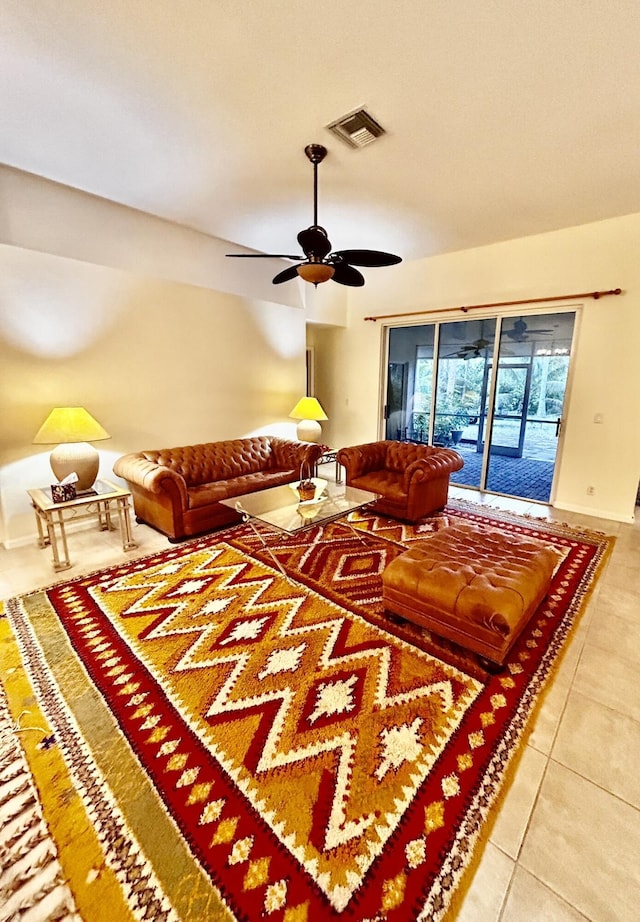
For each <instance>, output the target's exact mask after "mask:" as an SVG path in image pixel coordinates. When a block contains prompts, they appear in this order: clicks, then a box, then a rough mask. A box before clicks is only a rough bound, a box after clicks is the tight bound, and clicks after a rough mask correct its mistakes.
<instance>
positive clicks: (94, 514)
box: [27, 480, 138, 570]
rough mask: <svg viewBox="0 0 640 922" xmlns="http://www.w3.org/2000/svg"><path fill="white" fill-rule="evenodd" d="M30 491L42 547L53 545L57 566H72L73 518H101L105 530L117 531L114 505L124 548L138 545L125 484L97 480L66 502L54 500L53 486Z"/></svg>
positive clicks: (58, 568) (57, 567) (52, 550)
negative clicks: (70, 532)
mask: <svg viewBox="0 0 640 922" xmlns="http://www.w3.org/2000/svg"><path fill="white" fill-rule="evenodd" d="M27 493H28V494H29V497H30V499H31V505H32V506H33V511H34V512H35V516H36V524H37V526H38V545H39V546H40V547H47V546H48V545H50V546H51V553H52V554H53V569H54V570H68V569H69V567H70V566H71V561H70V560H69V548H68V545H67V532H66V527H65V526H66V525H67V524H68V523H69V522H71V521H73V522H77V521H79V520H81V519H91V518H94V519H95V518H97V520H98V524H99V526H100V530H101V531H113V530H114V528H115V526H114V524H113V521H112V507H113V506H115V509H116V511H117V514H118V518H119V520H120V533H121V534H122V549H123V550H124V551H130V550H131V549H132V548H134V547H137V546H138V545H137V544H136V542H135V541H134V540H133V537H132V535H131V519H130V517H129V499H130V497H131V493H130V492H129V490H127V489H126V488H125V487H117V486H115V484H113V483H109V481H108V480H97V481H96V482H95V484H94V487H93V490H91V491H90V492H89V493H81V494H79V495H78V496H76V497H75V498H74V499H68V500H66V501H65V502H63V503H54V501H53V499H52V498H51V489H50V488H49V487H40V488H38V489H35V490H27ZM58 533H59V540H60V542H61V544H62V557H61V556H60V547H59V545H58Z"/></svg>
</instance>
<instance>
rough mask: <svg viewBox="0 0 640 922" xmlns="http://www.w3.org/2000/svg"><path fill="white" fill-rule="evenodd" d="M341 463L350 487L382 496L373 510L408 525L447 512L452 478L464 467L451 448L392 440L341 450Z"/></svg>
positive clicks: (456, 453) (339, 456) (339, 460)
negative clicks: (451, 476) (453, 474)
mask: <svg viewBox="0 0 640 922" xmlns="http://www.w3.org/2000/svg"><path fill="white" fill-rule="evenodd" d="M337 460H338V462H339V463H340V464H342V465H343V466H344V468H345V475H346V482H347V484H348V485H349V486H352V487H359V488H360V489H361V490H371V491H372V492H373V493H380V494H381V496H380V499H379V500H377V501H376V502H375V503H374V504H373V506H372V507H371V508H373V509H375V511H376V512H379V513H380V514H381V515H388V516H391V518H394V519H401V520H403V521H405V522H417V521H418V519H421V518H422V517H423V516H425V515H429V514H430V513H431V512H435V511H436V510H438V509H443V508H444V507H445V506H446V504H447V497H448V495H449V476H450V474H452V473H453V472H454V471H459V470H460V469H461V468H462V467H463V466H464V461H463V460H462V458H461V457H460V455H459V454H458V452H457V451H453V449H451V448H434V447H432V446H431V445H415V444H412V443H408V442H395V441H391V440H387V441H380V442H368V443H366V444H363V445H354V446H352V447H349V448H341V449H340V451H339V452H338V459H337Z"/></svg>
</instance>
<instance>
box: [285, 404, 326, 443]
mask: <svg viewBox="0 0 640 922" xmlns="http://www.w3.org/2000/svg"><path fill="white" fill-rule="evenodd" d="M289 416H290V417H291V419H299V420H300V422H299V423H298V426H297V429H296V432H297V433H298V438H299V439H300V441H301V442H319V441H320V436H321V435H322V427H321V426H320V423H319V422H318V420H319V419H328V418H329V417H328V416H327V414H326V413H325V412H324V410H323V409H322V407H321V406H320V404H319V403H318V401H317V400H316V398H315V397H301V398H300V400H299V401H298V402H297V404H296V405H295V407H294V408H293V410H292V411H291V413H289Z"/></svg>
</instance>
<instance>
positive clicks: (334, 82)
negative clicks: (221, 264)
mask: <svg viewBox="0 0 640 922" xmlns="http://www.w3.org/2000/svg"><path fill="white" fill-rule="evenodd" d="M639 49H640V2H638V0H562V2H558V0H529V2H525V0H482V2H476V0H394V2H390V0H323V2H319V0H314V2H307V0H286V2H285V0H268V2H265V0H173V2H171V0H104V2H98V0H93V2H91V0H0V74H1V77H2V84H3V85H2V88H1V92H0V126H1V128H0V161H2V162H3V163H5V164H8V165H10V166H14V167H17V168H19V169H22V170H26V171H29V172H32V173H36V174H39V175H41V176H44V177H47V178H49V179H52V180H56V181H58V182H61V183H64V184H67V185H69V186H73V187H76V188H78V189H82V190H85V191H87V192H91V193H95V194H96V195H100V196H103V197H105V198H107V199H111V200H113V201H115V202H120V203H123V204H126V205H130V206H132V207H134V208H137V209H141V210H142V211H146V212H150V213H152V214H155V215H159V216H162V217H164V218H167V219H169V220H171V221H176V222H178V223H180V224H185V225H188V226H190V227H193V228H197V229H199V230H202V231H204V232H206V233H208V234H212V235H214V236H216V237H221V238H223V239H226V240H229V241H233V242H234V243H235V244H238V245H243V246H247V247H251V248H255V249H257V250H260V251H266V252H275V253H291V252H292V253H296V252H298V246H297V244H296V240H295V238H296V234H297V232H298V231H299V230H300V229H302V228H304V227H307V226H308V225H309V224H311V223H312V219H313V209H312V200H313V199H312V189H313V185H312V177H313V174H312V168H311V166H310V164H309V163H308V161H307V160H306V158H305V156H304V153H303V149H304V147H305V145H306V144H308V143H310V142H318V143H322V144H324V145H325V146H326V147H328V148H329V155H328V157H327V159H326V160H325V162H324V163H323V164H322V165H321V166H320V168H319V184H320V203H319V223H320V224H323V225H324V226H325V227H326V228H327V230H328V232H329V236H330V238H331V241H332V244H333V247H334V249H337V248H345V247H369V248H376V249H384V250H390V251H391V252H396V253H398V254H400V255H402V256H403V257H404V258H405V259H412V258H418V257H421V256H426V255H431V254H435V253H441V252H446V251H451V250H456V249H462V248H466V247H471V246H477V245H481V244H485V243H491V242H494V241H498V240H504V239H509V238H513V237H520V236H523V235H526V234H532V233H537V232H541V231H546V230H552V229H556V228H561V227H567V226H571V225H575V224H582V223H586V222H590V221H595V220H600V219H602V218H608V217H613V216H617V215H622V214H629V213H632V212H638V211H640V160H639V152H640V51H639ZM362 105H364V106H366V107H367V109H368V110H369V112H370V113H371V114H372V115H373V116H374V117H375V118H376V119H377V120H379V121H380V122H381V123H382V124H383V125H384V127H385V128H386V129H387V132H388V134H387V135H386V136H385V137H383V138H382V139H380V140H379V141H377V142H375V143H374V144H372V145H371V146H368V147H365V148H364V149H362V150H352V149H350V148H348V147H347V146H345V145H344V144H343V142H341V141H340V140H338V139H336V138H334V137H333V135H331V134H330V133H329V132H328V131H327V130H326V128H325V127H324V126H325V125H327V124H328V123H329V122H331V121H333V120H334V119H336V118H338V117H339V116H341V115H343V114H346V113H348V112H350V111H352V110H353V109H356V108H358V107H359V106H362ZM246 265H247V271H251V272H258V271H261V268H260V267H263V265H264V264H262V263H261V262H260V261H259V260H257V261H253V260H250V261H247V263H246ZM374 271H375V270H374ZM385 271H390V270H385Z"/></svg>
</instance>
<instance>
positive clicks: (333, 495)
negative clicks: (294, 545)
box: [220, 477, 379, 573]
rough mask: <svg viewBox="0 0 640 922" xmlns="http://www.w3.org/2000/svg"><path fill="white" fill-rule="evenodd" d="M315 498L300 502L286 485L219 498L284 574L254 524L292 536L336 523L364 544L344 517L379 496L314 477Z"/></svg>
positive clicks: (293, 489)
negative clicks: (254, 535)
mask: <svg viewBox="0 0 640 922" xmlns="http://www.w3.org/2000/svg"><path fill="white" fill-rule="evenodd" d="M313 482H314V484H315V488H316V490H315V496H314V498H313V499H311V500H306V501H301V500H300V497H299V495H298V492H297V489H296V486H297V485H296V484H295V483H289V484H286V485H284V486H281V487H269V488H268V489H266V490H256V491H255V492H254V493H244V494H243V495H242V496H237V497H230V498H229V499H221V500H220V502H221V503H223V505H225V506H229V507H230V508H231V509H235V510H236V512H239V513H240V515H241V516H242V518H243V519H244V521H245V522H247V523H248V524H249V525H250V526H251V528H252V529H253V531H254V533H255V534H256V535H257V537H258V538H259V539H260V541H261V542H262V544H263V546H264V548H265V550H267V551H268V552H269V554H270V555H271V558H272V560H273V561H274V563H275V564H276V566H277V567H278V569H279V570H280V571H281V572H282V573H284V572H285V571H284V570H283V568H282V565H281V563H280V561H279V560H278V559H277V558H276V557H275V555H274V554H273V552H272V551H271V548H270V547H269V545H268V544H267V542H266V541H265V538H264V535H263V534H262V533H261V532H260V531H259V530H258V529H257V528H256V526H255V522H262V523H263V524H264V525H270V526H271V527H272V528H275V529H277V531H281V532H282V531H284V532H286V533H287V534H289V535H295V534H296V533H297V532H299V531H302V530H303V529H305V528H311V527H312V526H313V525H325V524H326V523H327V522H337V523H338V524H339V525H343V526H344V527H345V528H348V529H350V530H351V531H352V532H353V533H354V534H355V535H356V536H357V537H358V539H359V540H360V541H364V538H363V536H362V532H361V531H360V530H358V529H357V528H354V527H353V525H352V524H351V523H350V522H349V520H348V519H346V518H344V517H345V516H347V515H348V514H349V513H350V512H355V510H356V509H362V508H363V506H368V505H369V503H373V502H375V501H376V500H377V499H379V494H378V493H370V492H369V491H368V490H358V489H356V487H348V486H346V485H344V484H337V483H332V482H331V481H330V480H321V479H320V478H318V477H314V478H313Z"/></svg>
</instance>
